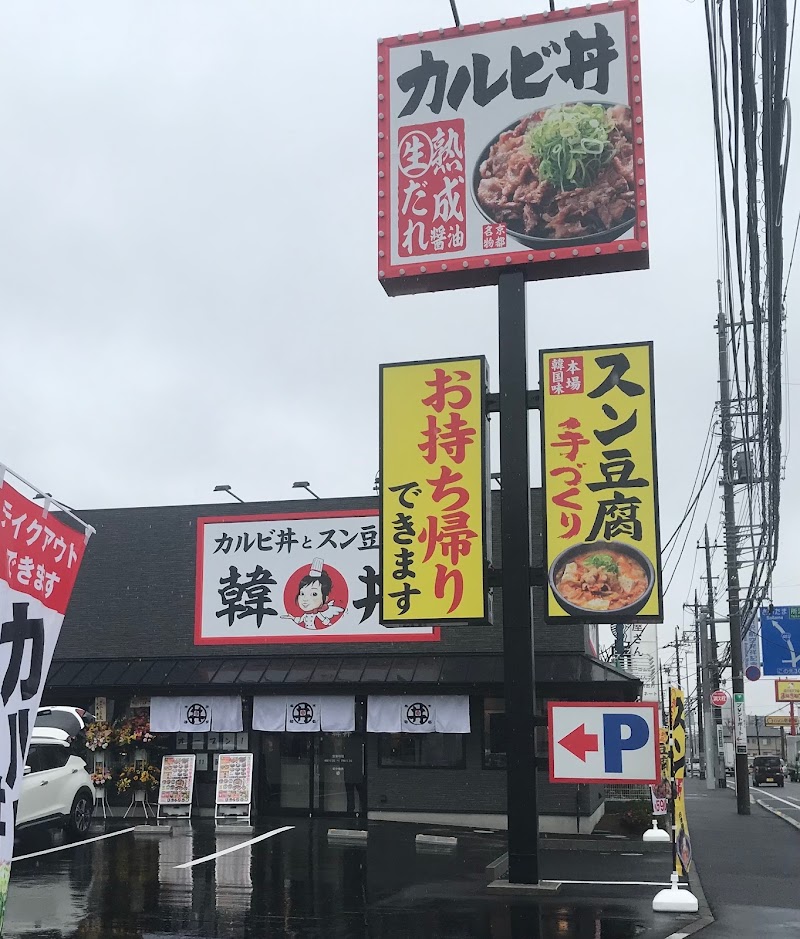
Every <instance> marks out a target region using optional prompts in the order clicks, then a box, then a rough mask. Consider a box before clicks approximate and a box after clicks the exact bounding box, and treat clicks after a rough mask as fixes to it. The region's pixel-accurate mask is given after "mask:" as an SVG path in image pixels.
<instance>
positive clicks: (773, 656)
mask: <svg viewBox="0 0 800 939" xmlns="http://www.w3.org/2000/svg"><path fill="white" fill-rule="evenodd" d="M761 656H762V661H763V662H764V674H765V675H774V676H777V677H779V678H780V677H787V678H791V677H792V676H794V675H797V676H800V607H797V606H770V607H765V608H762V609H761Z"/></svg>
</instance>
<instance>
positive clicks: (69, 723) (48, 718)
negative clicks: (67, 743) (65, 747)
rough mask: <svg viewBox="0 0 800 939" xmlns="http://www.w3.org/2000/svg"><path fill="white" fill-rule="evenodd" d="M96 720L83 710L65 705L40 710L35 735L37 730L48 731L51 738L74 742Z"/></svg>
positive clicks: (35, 724)
mask: <svg viewBox="0 0 800 939" xmlns="http://www.w3.org/2000/svg"><path fill="white" fill-rule="evenodd" d="M94 719H95V718H94V714H90V713H89V712H88V711H85V710H84V709H83V708H73V707H65V706H63V705H54V706H53V707H46V708H39V710H38V711H37V712H36V720H35V721H34V725H33V726H34V733H36V731H37V730H46V731H47V736H49V737H56V738H61V739H63V740H74V739H75V737H77V736H78V734H80V733H81V731H82V730H84V729H85V728H86V725H87V724H91V722H92V721H93V720H94ZM51 731H58V733H51Z"/></svg>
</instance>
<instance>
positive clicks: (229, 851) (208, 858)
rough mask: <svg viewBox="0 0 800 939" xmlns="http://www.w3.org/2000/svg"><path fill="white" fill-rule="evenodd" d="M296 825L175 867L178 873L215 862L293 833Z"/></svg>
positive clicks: (277, 829)
mask: <svg viewBox="0 0 800 939" xmlns="http://www.w3.org/2000/svg"><path fill="white" fill-rule="evenodd" d="M293 830H294V825H286V826H285V827H283V828H276V829H275V830H274V831H268V832H267V833H266V834H263V835H258V837H256V838H251V839H250V840H249V841H242V842H241V843H240V844H235V845H234V846H233V847H232V848H225V850H224V851H215V852H214V854H207V855H206V856H205V857H199V858H197V859H196V860H194V861H189V862H188V863H187V864H178V865H176V867H175V870H176V871H181V870H185V868H187V867H194V866H195V865H196V864H205V862H206V861H213V860H214V858H218V857H222V856H223V855H224V854H232V853H233V852H234V851H241V850H242V848H246V847H247V846H248V845H250V844H256V842H258V841H265V840H266V839H267V838H274V837H275V835H280V834H281V833H282V832H284V831H293Z"/></svg>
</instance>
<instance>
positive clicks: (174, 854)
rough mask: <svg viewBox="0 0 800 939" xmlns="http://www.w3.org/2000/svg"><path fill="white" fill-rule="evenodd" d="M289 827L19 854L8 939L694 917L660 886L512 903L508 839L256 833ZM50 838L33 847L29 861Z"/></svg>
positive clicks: (426, 931) (564, 930) (631, 929)
mask: <svg viewBox="0 0 800 939" xmlns="http://www.w3.org/2000/svg"><path fill="white" fill-rule="evenodd" d="M113 824H114V825H115V826H116V827H117V828H119V827H121V824H120V823H119V822H118V821H117V822H115V823H113ZM283 824H295V825H296V828H295V829H294V830H293V831H290V832H285V833H283V834H280V835H278V836H276V837H275V838H273V839H270V840H267V841H263V842H260V843H258V844H254V845H251V846H249V847H245V848H243V849H241V850H238V851H236V852H234V853H231V854H228V855H226V856H224V857H218V858H216V859H213V860H210V861H207V862H205V863H202V864H198V865H197V866H195V867H192V868H185V869H179V868H178V865H180V864H183V863H186V862H188V861H191V860H193V859H196V858H200V857H203V856H205V855H208V854H212V853H214V852H218V851H221V850H224V849H225V848H228V847H231V846H233V845H236V844H239V843H241V842H243V841H247V840H248V839H250V838H252V837H253V835H248V834H232V833H222V834H220V833H217V832H216V831H215V829H214V826H213V823H212V822H210V821H205V820H203V821H199V822H198V821H196V822H194V824H193V826H192V828H188V827H185V823H176V824H175V826H174V829H173V830H174V835H173V837H167V838H149V837H141V836H134V835H133V834H130V833H129V834H122V835H120V836H118V837H114V838H110V839H107V840H103V841H96V842H94V843H92V844H85V845H79V846H77V847H74V848H72V849H70V850H68V851H64V852H60V853H55V854H48V855H44V856H42V857H39V858H32V859H30V860H16V861H15V862H14V866H13V869H12V879H11V888H10V892H9V901H8V907H7V913H6V928H5V930H4V936H5V939H23V937H25V939H27V937H33V936H37V937H39V939H66V937H74V939H110V937H120V939H134V937H135V939H167V937H182V939H199V937H226V939H238V937H242V939H251V937H252V939H256V937H258V939H271V937H276V939H277V937H287V939H423V937H424V939H439V937H441V939H536V937H543V939H544V937H551V936H552V937H555V936H559V937H567V939H628V937H634V936H638V937H651V939H664V937H666V936H668V935H670V934H671V933H672V932H674V931H675V930H676V929H678V928H679V927H680V926H681V925H685V924H686V923H687V922H689V921H691V920H692V919H693V917H687V916H684V917H679V916H677V917H676V916H670V915H667V914H654V913H652V911H651V901H652V897H653V895H654V893H655V892H656V890H657V889H658V888H657V887H651V886H645V887H613V886H592V887H588V886H573V887H565V888H562V892H561V893H560V894H558V895H557V896H556V897H555V898H553V899H548V900H545V901H540V903H539V904H537V903H536V902H533V901H531V900H529V899H527V898H526V899H523V900H514V901H513V902H511V901H508V900H506V899H505V898H503V899H498V898H497V897H496V896H493V895H490V894H489V893H488V892H487V891H486V889H485V887H486V875H485V873H484V869H485V866H486V864H487V863H489V862H491V861H493V860H494V859H496V858H497V857H498V856H499V855H500V854H502V853H503V851H504V850H505V837H504V835H503V834H502V833H494V834H486V833H474V832H470V831H464V830H459V831H458V832H453V833H454V834H457V836H458V838H459V845H458V850H457V852H456V853H455V854H419V853H417V851H416V849H415V844H414V836H415V835H416V833H417V832H418V831H420V828H419V827H418V826H408V825H399V824H391V823H390V824H384V825H371V826H370V837H369V844H368V847H366V848H364V847H341V846H335V845H333V844H329V843H328V840H327V829H328V827H330V826H331V823H330V822H325V821H315V822H309V821H306V820H299V821H294V822H293V821H292V820H286V819H282V820H276V822H275V823H273V824H271V825H269V828H263V827H261V828H257V829H256V831H255V832H254V834H259V833H260V832H262V831H266V830H269V829H270V828H275V827H278V826H279V825H283ZM333 824H334V825H335V823H333ZM95 828H96V830H93V831H92V834H93V835H94V834H99V833H102V832H103V831H104V830H106V829H104V828H103V827H102V826H95ZM109 830H110V826H109ZM57 839H58V836H56V842H55V843H57ZM50 843H51V842H50V841H49V840H48V837H45V839H44V840H43V839H41V838H40V839H39V840H38V841H36V842H31V841H30V840H28V841H27V842H25V843H24V844H20V845H19V846H18V853H21V852H22V851H35V850H37V849H41V848H46V847H47V846H48V845H49V844H50ZM668 872H669V857H668V855H644V856H641V855H639V856H637V854H636V851H635V845H634V846H633V847H631V849H630V854H629V856H625V855H622V854H619V853H616V854H606V853H591V854H588V853H583V852H581V853H578V852H575V851H544V852H542V876H543V877H547V878H551V877H552V878H566V879H571V880H581V879H587V880H617V879H619V880H621V879H637V880H639V879H641V880H646V881H662V880H665V879H667V877H668Z"/></svg>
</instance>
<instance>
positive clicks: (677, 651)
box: [670, 626, 683, 688]
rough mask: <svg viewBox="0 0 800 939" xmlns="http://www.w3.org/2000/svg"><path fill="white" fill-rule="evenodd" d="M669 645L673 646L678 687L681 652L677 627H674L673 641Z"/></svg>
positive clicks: (680, 686) (679, 684) (679, 683)
mask: <svg viewBox="0 0 800 939" xmlns="http://www.w3.org/2000/svg"><path fill="white" fill-rule="evenodd" d="M670 645H674V646H675V666H676V668H677V669H678V687H679V688H682V687H683V686H682V685H681V652H680V642H679V640H678V627H677V626H676V627H675V642H674V643H672V642H671V643H670Z"/></svg>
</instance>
